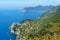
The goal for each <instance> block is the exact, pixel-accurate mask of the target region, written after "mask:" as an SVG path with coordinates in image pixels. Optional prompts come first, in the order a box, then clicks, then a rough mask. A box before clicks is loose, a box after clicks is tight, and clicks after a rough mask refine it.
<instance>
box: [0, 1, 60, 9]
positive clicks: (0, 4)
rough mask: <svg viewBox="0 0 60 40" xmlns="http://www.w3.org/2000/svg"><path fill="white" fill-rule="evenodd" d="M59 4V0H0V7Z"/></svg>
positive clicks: (15, 7)
mask: <svg viewBox="0 0 60 40" xmlns="http://www.w3.org/2000/svg"><path fill="white" fill-rule="evenodd" d="M38 5H42V6H48V5H53V6H57V5H60V0H0V9H20V8H23V7H30V6H32V7H33V6H38Z"/></svg>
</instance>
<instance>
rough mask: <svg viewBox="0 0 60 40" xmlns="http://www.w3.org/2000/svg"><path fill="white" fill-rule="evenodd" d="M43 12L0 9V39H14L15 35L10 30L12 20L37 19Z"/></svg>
mask: <svg viewBox="0 0 60 40" xmlns="http://www.w3.org/2000/svg"><path fill="white" fill-rule="evenodd" d="M42 14H43V12H21V11H19V10H0V40H15V39H16V35H15V34H12V33H11V31H10V26H11V24H12V23H13V22H21V21H23V20H26V19H37V18H38V17H40V16H41V15H42Z"/></svg>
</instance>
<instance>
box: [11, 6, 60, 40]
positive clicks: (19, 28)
mask: <svg viewBox="0 0 60 40" xmlns="http://www.w3.org/2000/svg"><path fill="white" fill-rule="evenodd" d="M11 32H12V33H13V34H15V35H16V40H60V6H57V7H54V8H52V9H51V10H48V11H46V12H45V14H43V15H42V16H41V18H39V19H36V20H24V21H22V22H20V23H13V24H12V26H11Z"/></svg>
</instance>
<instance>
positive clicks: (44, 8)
mask: <svg viewBox="0 0 60 40" xmlns="http://www.w3.org/2000/svg"><path fill="white" fill-rule="evenodd" d="M53 7H54V6H36V7H25V8H24V9H22V10H21V11H22V12H32V11H34V12H45V11H47V10H50V9H52V8H53Z"/></svg>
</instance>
